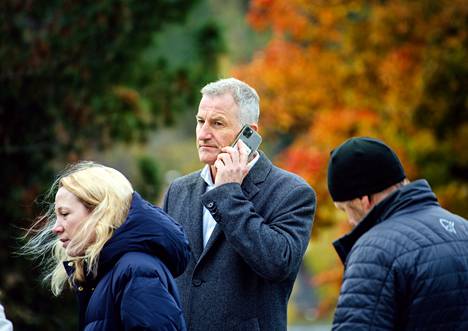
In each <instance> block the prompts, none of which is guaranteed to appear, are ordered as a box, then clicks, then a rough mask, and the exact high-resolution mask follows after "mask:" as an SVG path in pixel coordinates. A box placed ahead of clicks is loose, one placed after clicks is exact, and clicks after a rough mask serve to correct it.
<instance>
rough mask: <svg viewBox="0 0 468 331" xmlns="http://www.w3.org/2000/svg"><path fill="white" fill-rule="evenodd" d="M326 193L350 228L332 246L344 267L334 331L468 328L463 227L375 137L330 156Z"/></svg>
mask: <svg viewBox="0 0 468 331" xmlns="http://www.w3.org/2000/svg"><path fill="white" fill-rule="evenodd" d="M328 190H329V192H330V195H331V197H332V199H333V201H334V202H335V206H336V207H337V208H338V209H340V210H342V211H344V212H346V214H347V216H348V219H349V222H350V223H351V224H352V225H354V226H355V227H354V229H353V230H352V231H351V232H350V233H348V234H347V235H345V236H343V237H342V238H340V239H338V240H336V241H335V242H334V243H333V244H334V246H335V249H336V251H337V253H338V255H339V257H340V259H341V261H342V262H343V263H344V265H345V273H344V277H343V283H342V286H341V292H340V297H339V299H338V305H337V308H336V311H335V317H334V320H333V330H468V222H466V220H465V219H464V218H462V217H460V216H458V215H455V214H452V213H450V212H449V211H447V210H445V209H443V208H442V207H440V205H439V203H438V202H437V198H436V196H435V194H434V193H433V192H432V190H431V188H430V186H429V184H428V183H427V181H425V180H417V181H414V182H412V183H410V182H409V181H408V180H407V179H406V175H405V172H404V169H403V167H402V165H401V162H400V160H399V159H398V157H397V155H396V154H395V152H393V151H392V149H391V148H390V147H388V146H387V145H386V144H384V143H383V142H382V141H380V140H377V139H373V138H365V137H358V138H351V139H349V140H347V141H345V142H344V143H343V144H342V145H340V146H339V147H337V148H336V149H334V150H333V151H332V153H331V155H330V160H329V164H328Z"/></svg>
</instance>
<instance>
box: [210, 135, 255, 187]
mask: <svg viewBox="0 0 468 331" xmlns="http://www.w3.org/2000/svg"><path fill="white" fill-rule="evenodd" d="M248 159H249V151H248V148H247V146H246V145H245V143H244V142H243V141H242V140H239V141H238V142H237V143H236V145H234V147H231V146H226V147H224V148H223V149H222V150H221V153H219V155H218V159H217V160H216V161H215V163H214V166H215V167H216V177H215V183H214V184H215V186H220V185H223V184H227V183H239V184H242V181H243V180H244V178H245V176H246V175H247V174H248V173H249V168H248V167H247V164H248Z"/></svg>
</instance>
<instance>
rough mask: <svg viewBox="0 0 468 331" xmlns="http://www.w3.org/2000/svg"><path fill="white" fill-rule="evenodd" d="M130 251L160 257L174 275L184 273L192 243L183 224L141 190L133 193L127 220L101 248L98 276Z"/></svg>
mask: <svg viewBox="0 0 468 331" xmlns="http://www.w3.org/2000/svg"><path fill="white" fill-rule="evenodd" d="M128 252H144V253H147V254H150V255H154V256H157V257H158V258H159V259H160V260H161V261H162V262H163V263H164V264H165V265H166V267H167V268H168V269H169V271H170V272H171V273H172V275H173V276H174V277H177V276H179V275H180V274H182V273H183V272H184V270H185V267H186V265H187V263H188V261H189V256H190V248H189V243H188V240H187V238H186V236H185V234H184V232H183V230H182V227H181V226H180V225H179V224H177V223H176V222H175V221H174V220H173V219H172V218H171V217H170V216H169V215H167V214H166V213H165V212H164V211H163V210H162V209H160V208H159V207H156V206H154V205H152V204H151V203H149V202H148V201H146V200H144V199H143V198H142V197H141V196H140V194H138V193H137V192H134V193H133V196H132V202H131V206H130V209H129V212H128V216H127V218H126V220H125V221H124V223H123V224H122V225H121V226H120V227H119V228H117V229H116V230H115V232H114V234H113V236H112V237H111V239H109V241H108V242H107V243H106V244H105V245H104V247H103V249H102V251H101V254H100V256H99V267H98V278H100V277H101V276H102V275H103V274H104V273H106V272H107V271H108V270H109V269H111V268H112V267H113V266H114V264H115V263H116V262H117V261H118V260H119V258H120V257H121V256H122V255H124V254H125V253H128Z"/></svg>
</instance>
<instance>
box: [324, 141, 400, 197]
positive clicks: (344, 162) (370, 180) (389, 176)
mask: <svg viewBox="0 0 468 331" xmlns="http://www.w3.org/2000/svg"><path fill="white" fill-rule="evenodd" d="M405 177H406V175H405V171H404V170H403V166H402V165H401V162H400V160H399V159H398V157H397V156H396V154H395V152H393V151H392V150H391V149H390V147H388V146H387V145H385V144H384V143H383V142H382V141H380V140H377V139H373V138H365V137H355V138H351V139H348V140H346V141H345V142H344V143H343V144H341V145H340V146H338V147H337V148H335V149H334V150H333V151H332V152H331V155H330V161H329V162H328V191H329V192H330V195H331V197H332V199H333V201H337V202H343V201H349V200H353V199H356V198H360V197H362V196H365V195H369V194H374V193H377V192H381V191H383V190H384V189H386V188H388V187H390V186H392V185H394V184H396V183H399V182H401V181H402V180H403V179H404V178H405Z"/></svg>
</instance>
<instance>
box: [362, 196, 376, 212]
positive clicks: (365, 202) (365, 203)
mask: <svg viewBox="0 0 468 331" xmlns="http://www.w3.org/2000/svg"><path fill="white" fill-rule="evenodd" d="M359 202H360V203H361V207H362V208H363V209H364V210H365V212H366V213H367V212H368V211H369V210H371V209H372V207H374V201H373V200H372V198H371V199H369V195H364V196H363V197H361V198H360V199H359Z"/></svg>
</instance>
